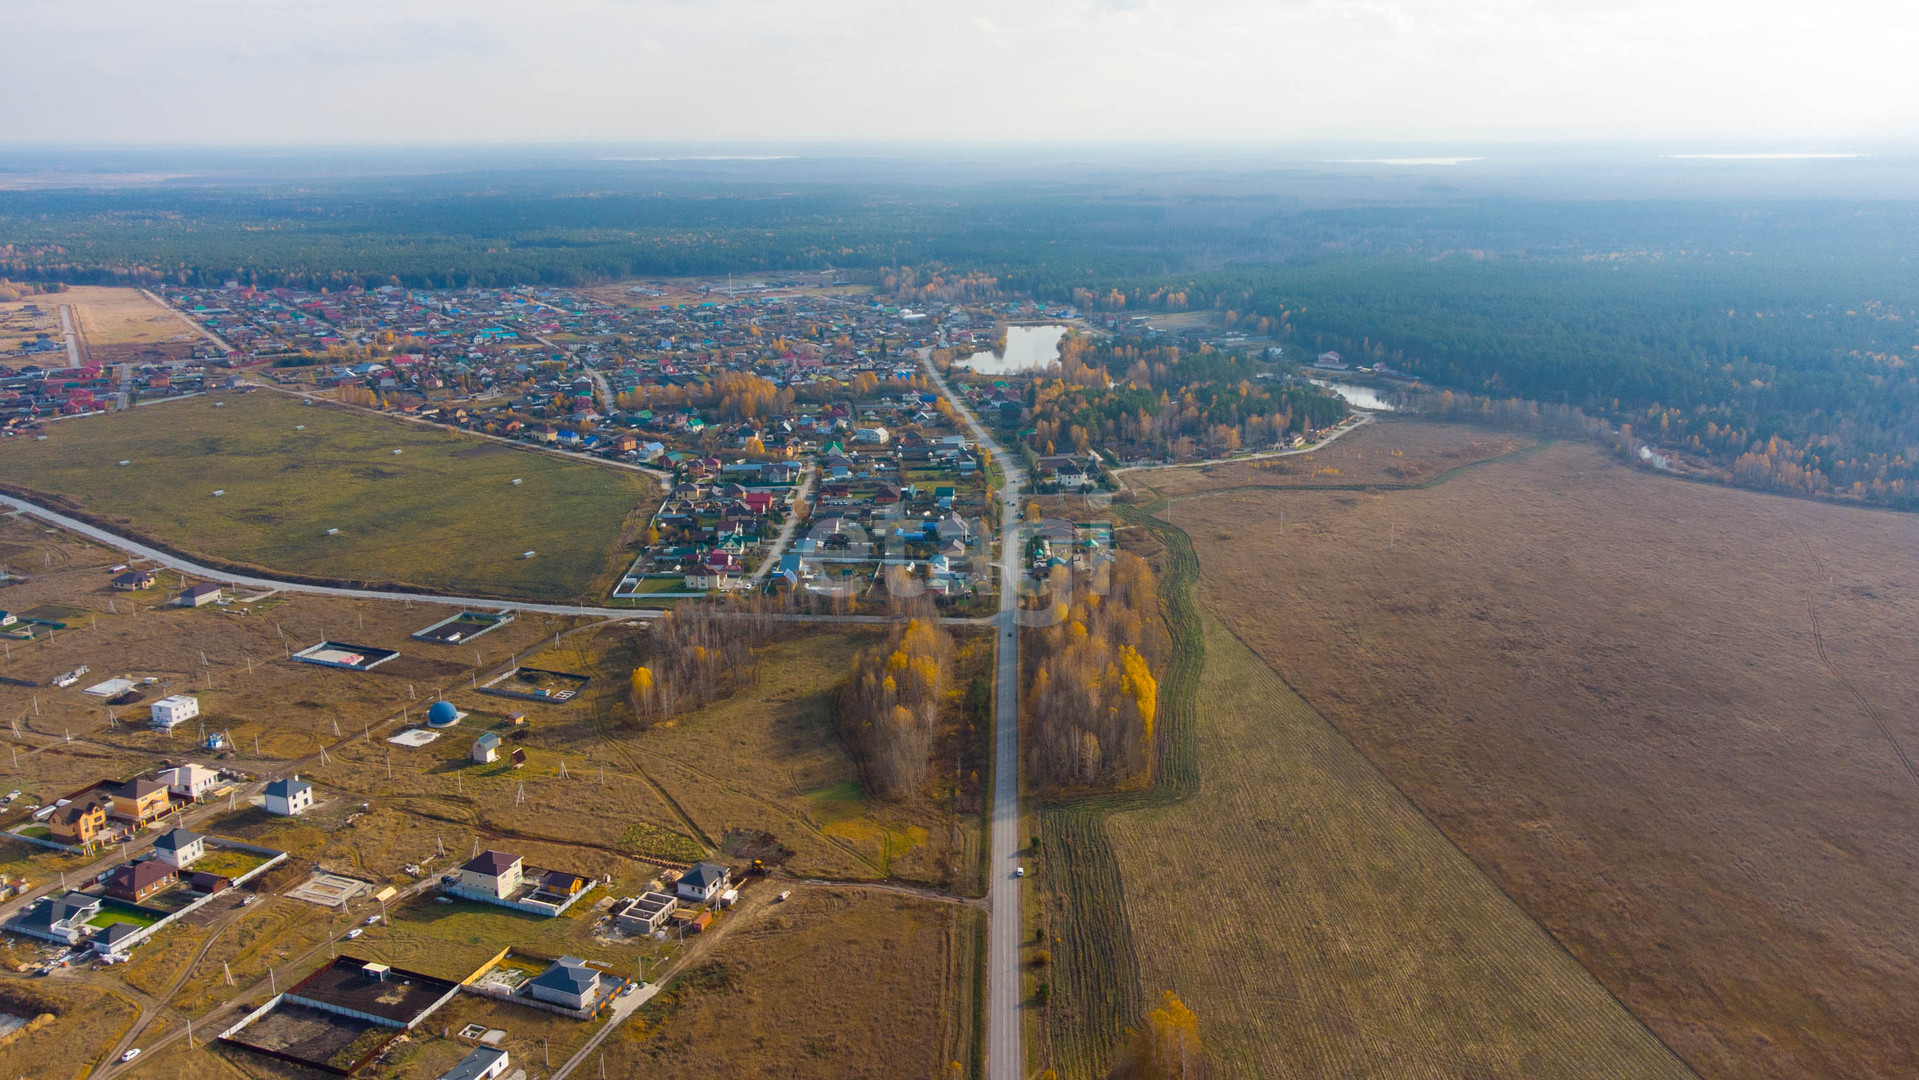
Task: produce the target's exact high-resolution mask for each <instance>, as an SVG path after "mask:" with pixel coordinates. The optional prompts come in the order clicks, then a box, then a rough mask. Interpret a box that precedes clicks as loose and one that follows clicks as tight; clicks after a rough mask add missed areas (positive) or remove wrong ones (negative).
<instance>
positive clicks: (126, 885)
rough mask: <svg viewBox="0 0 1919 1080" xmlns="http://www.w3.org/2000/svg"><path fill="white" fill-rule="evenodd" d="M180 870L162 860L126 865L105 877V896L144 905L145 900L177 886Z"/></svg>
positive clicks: (115, 868) (116, 868)
mask: <svg viewBox="0 0 1919 1080" xmlns="http://www.w3.org/2000/svg"><path fill="white" fill-rule="evenodd" d="M179 881H180V868H179V867H177V866H172V865H170V864H168V863H167V862H166V861H164V860H162V859H148V860H146V861H145V862H137V863H126V864H124V865H121V866H116V867H114V868H113V872H112V873H111V874H108V875H107V895H108V896H111V897H113V898H114V899H115V900H125V901H126V902H127V903H129V904H140V903H145V902H146V900H147V898H148V897H150V896H152V895H153V894H155V893H157V892H160V891H162V890H165V889H168V888H171V887H172V886H174V885H177V884H179Z"/></svg>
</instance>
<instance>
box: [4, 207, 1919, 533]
mask: <svg viewBox="0 0 1919 1080" xmlns="http://www.w3.org/2000/svg"><path fill="white" fill-rule="evenodd" d="M1147 187H1150V185H1148V186H1147ZM1914 252H1919V203H1895V202H1868V201H1863V200H1855V201H1842V200H1824V201H1799V202H1793V201H1784V200H1779V199H1774V200H1770V201H1757V200H1746V201H1737V200H1719V201H1710V200H1687V199H1676V198H1675V199H1664V200H1638V201H1616V202H1574V201H1564V200H1558V201H1555V200H1552V199H1541V198H1534V199H1520V198H1491V197H1486V198H1455V199H1451V200H1447V199H1444V198H1436V199H1434V200H1432V201H1430V202H1425V203H1417V202H1409V203H1406V204H1402V205H1385V204H1382V205H1364V206H1347V207H1339V206H1329V205H1307V204H1305V203H1302V202H1301V201H1299V200H1297V199H1288V198H1281V197H1279V196H1275V195H1261V194H1257V193H1247V194H1238V195H1235V194H1199V193H1195V192H1193V191H1187V192H1186V193H1184V194H1153V193H1151V192H1150V191H1149V190H1144V189H1133V190H1119V189H1118V188H1115V187H1110V186H1108V187H1102V186H1099V185H1097V184H1090V183H1089V184H1085V185H1079V186H1076V185H1074V184H1073V183H1070V182H1061V181H1056V182H1052V183H1048V184H1040V183H1025V184H1021V183H1007V184H1000V185H993V186H988V185H972V186H961V185H955V186H950V187H940V186H937V185H931V184H924V183H922V184H903V183H901V184H892V185H884V184H866V185H861V184H856V183H844V182H841V183H831V184H828V183H816V182H814V183H795V184H788V185H782V186H778V187H775V186H772V185H765V184H751V183H744V182H728V183H724V184H720V185H717V186H714V185H700V184H695V183H691V182H682V183H677V184H674V183H666V184H661V185H660V186H659V187H658V189H657V190H650V191H643V192H641V191H633V190H621V189H619V188H618V187H617V186H616V185H611V186H609V187H608V190H584V189H573V188H568V187H567V186H565V184H564V183H562V182H561V181H559V180H553V179H546V180H527V179H524V178H522V179H513V178H507V179H505V180H502V179H500V178H496V177H488V176H482V175H474V176H460V175H455V176H445V175H439V176H431V175H430V176H425V177H414V178H403V179H397V180H380V181H374V180H367V179H359V180H342V181H337V182H333V183H314V184H306V185H300V186H294V185H292V184H289V183H287V182H276V183H272V184H255V185H251V186H249V185H241V184H232V185H224V186H222V185H201V186H190V187H178V188H174V187H166V186H155V187H145V188H136V189H127V190H118V191H87V190H44V191H31V190H29V191H14V192H0V277H8V278H13V279H17V280H24V281H38V282H48V281H65V282H72V283H103V284H110V283H127V284H159V283H169V282H171V283H178V284H201V285H204V284H217V283H219V282H223V281H227V280H238V281H242V282H245V283H247V284H251V285H259V286H277V285H297V286H303V287H315V288H317V287H325V288H341V287H345V286H349V285H362V286H375V285H387V284H396V285H408V286H418V287H456V286H469V285H482V286H500V285H513V284H549V285H567V284H583V283H588V282H594V281H602V280H607V279H613V278H620V277H629V276H669V275H692V274H717V273H726V272H731V273H768V272H777V271H780V270H799V269H816V268H823V267H835V268H840V269H844V270H846V271H848V272H849V273H851V274H853V275H854V276H856V277H858V278H859V279H861V280H867V281H871V282H873V283H875V284H879V285H882V286H883V287H885V288H887V289H888V291H890V292H892V293H894V294H895V295H897V296H899V297H900V298H901V299H902V300H905V299H909V298H913V297H923V298H948V299H960V298H968V299H999V298H1008V297H1017V296H1036V297H1039V298H1042V299H1047V300H1052V301H1059V302H1068V303H1075V304H1078V305H1079V306H1081V307H1084V308H1089V309H1093V310H1102V309H1104V310H1120V311H1125V312H1140V311H1167V310H1210V311H1216V312H1217V313H1218V314H1219V316H1220V318H1221V319H1223V320H1225V321H1226V322H1227V324H1229V325H1230V326H1232V327H1234V328H1239V329H1244V330H1245V331H1246V332H1247V333H1249V334H1251V335H1254V336H1256V337H1258V336H1271V337H1272V338H1273V339H1274V340H1277V341H1280V342H1283V343H1286V344H1288V345H1289V346H1291V347H1292V348H1293V349H1294V352H1295V354H1296V355H1297V354H1299V353H1303V352H1308V351H1317V350H1320V349H1326V348H1332V349H1337V350H1339V351H1340V352H1342V353H1344V354H1346V355H1347V356H1349V357H1351V358H1353V359H1356V360H1360V361H1362V362H1375V361H1385V362H1387V363H1389V364H1391V365H1392V366H1394V367H1398V368H1400V369H1402V370H1404V371H1407V372H1410V373H1412V374H1416V375H1419V376H1421V377H1422V378H1424V379H1425V380H1427V381H1428V382H1429V383H1431V384H1432V385H1434V386H1435V387H1439V388H1445V389H1451V390H1456V391H1462V392H1466V393H1470V394H1474V395H1483V396H1485V397H1488V398H1494V399H1506V398H1518V399H1524V400H1528V401H1533V402H1538V403H1542V404H1545V405H1549V406H1559V407H1564V408H1569V409H1577V410H1580V411H1581V412H1583V413H1585V414H1587V415H1588V416H1591V417H1595V418H1601V419H1605V420H1607V421H1608V422H1609V423H1611V424H1613V425H1619V424H1626V425H1630V426H1631V429H1632V432H1633V433H1634V434H1635V435H1636V436H1637V437H1638V438H1641V439H1644V440H1646V441H1648V442H1651V443H1652V444H1654V445H1655V446H1660V447H1663V448H1666V449H1670V450H1677V451H1680V452H1682V453H1691V454H1694V455H1697V456H1698V457H1700V458H1701V459H1704V460H1708V461H1711V462H1713V463H1715V464H1716V465H1718V466H1720V467H1721V468H1722V469H1723V470H1725V471H1726V472H1727V473H1729V474H1731V475H1733V476H1734V478H1736V479H1737V480H1738V481H1739V482H1741V483H1746V484H1751V485H1753V486H1758V487H1765V488H1772V489H1777V490H1788V491H1796V492H1804V493H1813V494H1822V495H1827V496H1837V497H1848V498H1858V499H1862V500H1867V501H1872V502H1877V503H1882V504H1888V505H1898V506H1914V505H1919V415H1916V413H1919V374H1915V365H1919V273H1915V269H1919V268H1915V267H1914V265H1913V263H1912V256H1913V253H1914ZM1094 363H1095V365H1096V366H1100V367H1105V366H1107V363H1108V358H1106V357H1101V358H1099V359H1098V360H1096V361H1094ZM1132 363H1133V361H1132V360H1130V359H1129V360H1128V361H1127V364H1128V366H1130V365H1131V364H1132ZM1114 374H1115V375H1117V374H1118V373H1117V372H1115V373H1114ZM1235 374H1236V376H1237V374H1238V373H1235ZM1187 382H1190V380H1187ZM1108 397H1112V395H1111V394H1109V395H1108ZM1117 404H1118V403H1117V399H1115V400H1113V401H1105V400H1102V401H1098V402H1094V401H1090V400H1089V401H1087V402H1079V403H1069V402H1065V401H1062V402H1060V403H1058V406H1057V408H1058V410H1059V411H1060V413H1061V415H1060V417H1059V420H1060V422H1061V423H1060V429H1059V432H1058V435H1059V436H1060V437H1059V438H1056V439H1055V440H1053V441H1055V443H1056V444H1057V445H1061V446H1064V445H1068V444H1071V443H1073V442H1074V441H1076V440H1074V439H1071V438H1067V437H1066V436H1069V435H1071V434H1072V431H1071V429H1072V428H1073V427H1074V426H1079V427H1081V428H1095V427H1096V425H1095V423H1094V419H1095V417H1094V416H1093V414H1092V413H1089V412H1086V411H1085V410H1086V409H1088V408H1091V409H1094V410H1095V411H1096V412H1100V413H1102V414H1104V413H1113V414H1115V415H1114V416H1106V415H1101V416H1099V417H1098V418H1097V419H1098V420H1099V422H1100V423H1099V425H1098V426H1108V424H1109V423H1117V422H1118V421H1119V420H1120V419H1123V418H1120V417H1118V416H1117V414H1118V413H1119V412H1122V411H1127V412H1132V413H1133V414H1135V415H1137V412H1138V410H1130V409H1129V410H1121V409H1119V408H1118V407H1117ZM1249 409H1251V411H1252V412H1253V413H1254V414H1256V415H1265V414H1267V413H1273V414H1278V415H1282V416H1285V421H1284V423H1292V424H1295V425H1296V424H1297V422H1298V420H1297V419H1296V418H1298V417H1300V416H1301V414H1300V413H1299V411H1298V410H1297V409H1294V410H1292V411H1291V413H1290V414H1287V411H1286V408H1285V406H1284V405H1283V404H1280V405H1271V406H1269V405H1266V404H1263V403H1262V404H1258V405H1257V406H1254V405H1252V404H1251V403H1248V404H1247V405H1246V406H1244V407H1239V408H1238V414H1239V415H1240V416H1242V417H1243V416H1244V415H1245V414H1246V413H1247V412H1248V410H1249ZM1233 410H1234V407H1232V406H1228V407H1225V408H1224V409H1222V410H1219V411H1221V412H1222V414H1223V415H1224V414H1231V413H1232V412H1233ZM1069 413H1073V414H1076V415H1068V414H1069ZM1222 424H1225V425H1227V426H1234V425H1235V424H1239V425H1240V426H1243V423H1241V422H1240V421H1234V420H1231V419H1228V420H1220V419H1218V418H1217V417H1214V416H1212V415H1211V414H1210V413H1209V414H1208V415H1206V416H1205V417H1203V418H1200V419H1196V420H1194V421H1193V425H1194V430H1193V431H1192V432H1184V431H1182V432H1179V433H1177V435H1175V436H1174V437H1178V436H1185V435H1191V436H1194V437H1196V438H1197V439H1198V440H1199V441H1200V442H1204V443H1216V442H1218V441H1220V440H1223V439H1225V438H1226V431H1225V428H1223V427H1222ZM1120 426H1124V425H1123V424H1121V425H1120ZM1254 426H1255V427H1258V426H1259V425H1257V424H1255V425H1254ZM1270 426H1271V424H1270V423H1268V424H1266V427H1270ZM1258 433H1259V434H1261V435H1264V434H1265V429H1264V428H1262V429H1261V430H1260V432H1258Z"/></svg>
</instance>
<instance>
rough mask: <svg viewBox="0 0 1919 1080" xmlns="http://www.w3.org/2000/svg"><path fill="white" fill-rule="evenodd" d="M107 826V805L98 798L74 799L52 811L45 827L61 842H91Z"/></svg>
mask: <svg viewBox="0 0 1919 1080" xmlns="http://www.w3.org/2000/svg"><path fill="white" fill-rule="evenodd" d="M106 827H107V807H106V804H105V803H102V802H100V801H99V800H98V799H91V798H89V799H75V800H74V801H72V802H70V803H68V804H67V805H65V806H62V807H61V808H60V809H58V810H55V811H54V812H53V816H52V817H50V818H48V819H47V829H48V831H50V832H52V833H53V838H54V839H55V840H57V841H59V842H60V843H62V844H72V845H74V846H76V847H78V846H80V845H83V844H91V843H93V841H94V840H95V839H97V838H98V837H99V835H100V832H101V830H103V829H105V828H106Z"/></svg>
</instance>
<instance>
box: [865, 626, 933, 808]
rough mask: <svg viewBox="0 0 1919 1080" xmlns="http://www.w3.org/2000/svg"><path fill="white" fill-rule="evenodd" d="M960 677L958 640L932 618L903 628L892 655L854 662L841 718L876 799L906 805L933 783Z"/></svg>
mask: <svg viewBox="0 0 1919 1080" xmlns="http://www.w3.org/2000/svg"><path fill="white" fill-rule="evenodd" d="M952 669H953V636H952V635H951V634H949V633H947V632H946V630H945V629H944V628H942V627H941V626H940V624H939V621H938V619H937V618H935V617H934V616H933V615H932V613H931V611H930V610H925V611H922V612H921V613H919V614H916V615H915V616H913V617H912V618H909V619H907V620H906V622H904V623H902V624H899V625H898V626H896V627H895V628H894V630H893V633H892V635H891V637H890V638H889V639H888V641H887V644H886V647H885V648H884V649H880V650H877V651H875V652H872V653H861V654H860V655H859V656H858V657H857V658H856V659H855V660H854V662H853V676H852V678H851V679H849V680H848V681H847V684H846V687H845V689H844V691H843V692H842V693H841V695H840V705H839V710H838V718H839V725H840V731H841V733H842V736H843V737H844V738H845V739H846V742H847V744H848V745H849V746H850V747H851V748H852V750H853V757H854V760H855V761H857V762H858V763H859V767H860V777H861V779H862V781H863V782H864V783H865V786H866V789H867V790H868V791H871V792H873V793H874V794H876V795H880V796H882V797H885V798H899V797H901V796H904V795H907V794H910V793H911V792H912V791H913V790H914V789H915V788H917V787H919V785H920V784H921V782H923V781H924V780H925V779H926V769H927V764H928V762H929V761H930V759H931V757H932V752H933V741H934V738H935V736H936V735H937V734H938V732H939V712H940V706H941V704H942V703H943V702H944V701H945V700H946V699H947V698H948V697H949V696H950V692H949V689H948V682H949V679H950V677H951V674H952Z"/></svg>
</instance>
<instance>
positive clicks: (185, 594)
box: [173, 582, 220, 607]
mask: <svg viewBox="0 0 1919 1080" xmlns="http://www.w3.org/2000/svg"><path fill="white" fill-rule="evenodd" d="M219 599H220V586H218V585H213V584H209V583H206V582H202V583H201V584H199V585H189V586H187V587H186V588H185V589H182V590H180V594H179V595H178V596H175V597H174V598H173V602H174V603H175V604H178V605H179V606H181V607H205V606H206V605H208V604H211V603H213V602H215V601H216V600H219Z"/></svg>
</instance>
